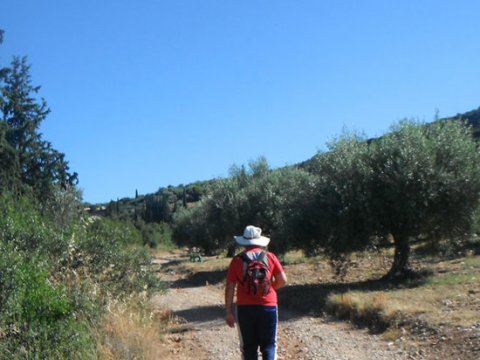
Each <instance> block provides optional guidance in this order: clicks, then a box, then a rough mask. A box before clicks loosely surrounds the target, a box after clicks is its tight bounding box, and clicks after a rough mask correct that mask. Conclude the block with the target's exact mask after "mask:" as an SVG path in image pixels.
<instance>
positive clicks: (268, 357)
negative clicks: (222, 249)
mask: <svg viewBox="0 0 480 360" xmlns="http://www.w3.org/2000/svg"><path fill="white" fill-rule="evenodd" d="M234 239H235V241H236V242H237V244H239V245H242V246H244V247H245V249H244V250H243V251H242V252H241V253H240V254H239V255H237V256H235V257H234V258H233V259H232V261H231V262H230V266H229V268H228V272H227V284H226V288H225V308H226V318H225V321H226V323H227V325H228V326H230V327H234V326H235V323H237V324H238V328H239V332H238V333H239V337H240V349H241V351H242V355H243V359H244V360H253V359H255V360H256V359H258V348H260V351H261V353H262V356H263V360H274V359H276V347H277V322H278V307H277V292H276V290H277V289H279V288H281V287H283V286H285V284H286V283H287V276H286V275H285V272H284V271H283V268H282V265H281V264H280V261H279V260H278V258H277V257H276V256H275V254H273V253H271V252H269V251H267V250H266V246H267V245H268V243H269V242H270V239H269V238H268V237H265V236H262V230H261V229H260V228H258V227H255V226H252V225H249V226H247V227H246V228H245V230H244V232H243V236H234ZM235 289H236V290H237V291H236V295H237V296H236V312H235V309H234V306H233V300H234V294H235Z"/></svg>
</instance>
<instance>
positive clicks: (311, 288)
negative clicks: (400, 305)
mask: <svg viewBox="0 0 480 360" xmlns="http://www.w3.org/2000/svg"><path fill="white" fill-rule="evenodd" d="M424 280H425V279H424V278H418V279H416V280H408V281H396V282H394V281H389V280H385V279H370V280H364V281H357V282H350V283H324V284H309V285H289V286H286V287H285V288H282V289H279V290H278V298H279V304H280V307H284V308H286V309H288V310H289V311H288V313H287V314H286V315H285V316H286V317H287V318H286V319H285V318H284V320H288V319H289V318H296V317H301V316H306V315H318V314H321V313H323V312H324V311H325V304H326V303H327V300H328V298H329V296H330V295H332V294H344V293H347V292H349V291H360V292H370V291H386V290H392V289H398V288H413V287H417V286H420V285H421V284H422V283H423V282H424Z"/></svg>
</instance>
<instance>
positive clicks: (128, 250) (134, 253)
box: [76, 219, 160, 297]
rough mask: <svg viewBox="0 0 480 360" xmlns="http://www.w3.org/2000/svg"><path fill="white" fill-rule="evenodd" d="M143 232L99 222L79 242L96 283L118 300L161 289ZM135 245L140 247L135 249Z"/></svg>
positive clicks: (83, 260) (117, 223)
mask: <svg viewBox="0 0 480 360" xmlns="http://www.w3.org/2000/svg"><path fill="white" fill-rule="evenodd" d="M141 242H142V237H141V234H140V232H139V231H138V230H137V229H136V228H135V227H134V226H133V225H132V224H128V223H124V222H120V221H117V220H110V219H99V220H96V221H94V222H93V223H92V224H91V225H89V226H88V227H87V231H86V233H85V234H84V235H83V236H81V237H80V239H79V240H78V241H77V243H76V247H77V249H76V250H77V252H78V257H79V258H80V259H81V260H79V262H80V263H81V265H82V266H83V267H86V268H87V269H88V271H89V273H90V276H92V277H93V279H94V280H95V281H98V282H101V283H102V285H103V286H104V287H105V289H106V291H108V292H110V293H112V294H114V295H115V296H117V297H121V296H124V295H128V294H130V293H133V292H141V291H144V290H147V289H148V290H149V291H153V290H155V289H157V288H158V286H159V285H160V284H159V281H158V279H157V277H155V276H154V274H153V273H152V272H150V271H149V270H148V269H147V267H148V265H149V264H150V257H149V256H148V253H147V251H146V249H144V248H143V247H141V246H140V245H141ZM135 244H136V245H137V246H135Z"/></svg>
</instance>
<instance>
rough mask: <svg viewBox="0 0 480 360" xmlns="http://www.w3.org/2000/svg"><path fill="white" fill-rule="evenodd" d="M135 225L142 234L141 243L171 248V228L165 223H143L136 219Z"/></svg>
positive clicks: (152, 246) (172, 245) (153, 246)
mask: <svg viewBox="0 0 480 360" xmlns="http://www.w3.org/2000/svg"><path fill="white" fill-rule="evenodd" d="M135 226H136V227H137V228H138V229H139V230H140V232H141V234H142V239H143V244H144V245H147V246H149V247H151V248H161V249H172V248H173V247H174V244H173V243H172V230H171V228H170V225H168V224H167V223H161V224H158V223H144V222H143V221H138V222H137V223H136V224H135Z"/></svg>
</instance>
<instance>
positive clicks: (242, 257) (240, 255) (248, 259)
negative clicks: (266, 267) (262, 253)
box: [237, 252, 252, 264]
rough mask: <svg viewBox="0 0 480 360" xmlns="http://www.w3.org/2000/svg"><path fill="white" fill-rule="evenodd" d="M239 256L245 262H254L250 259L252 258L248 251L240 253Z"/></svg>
mask: <svg viewBox="0 0 480 360" xmlns="http://www.w3.org/2000/svg"><path fill="white" fill-rule="evenodd" d="M237 256H238V257H239V258H240V259H242V260H243V262H245V263H247V264H250V263H251V262H252V259H250V258H249V257H248V255H247V254H246V253H244V252H242V253H240V254H238V255H237Z"/></svg>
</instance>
